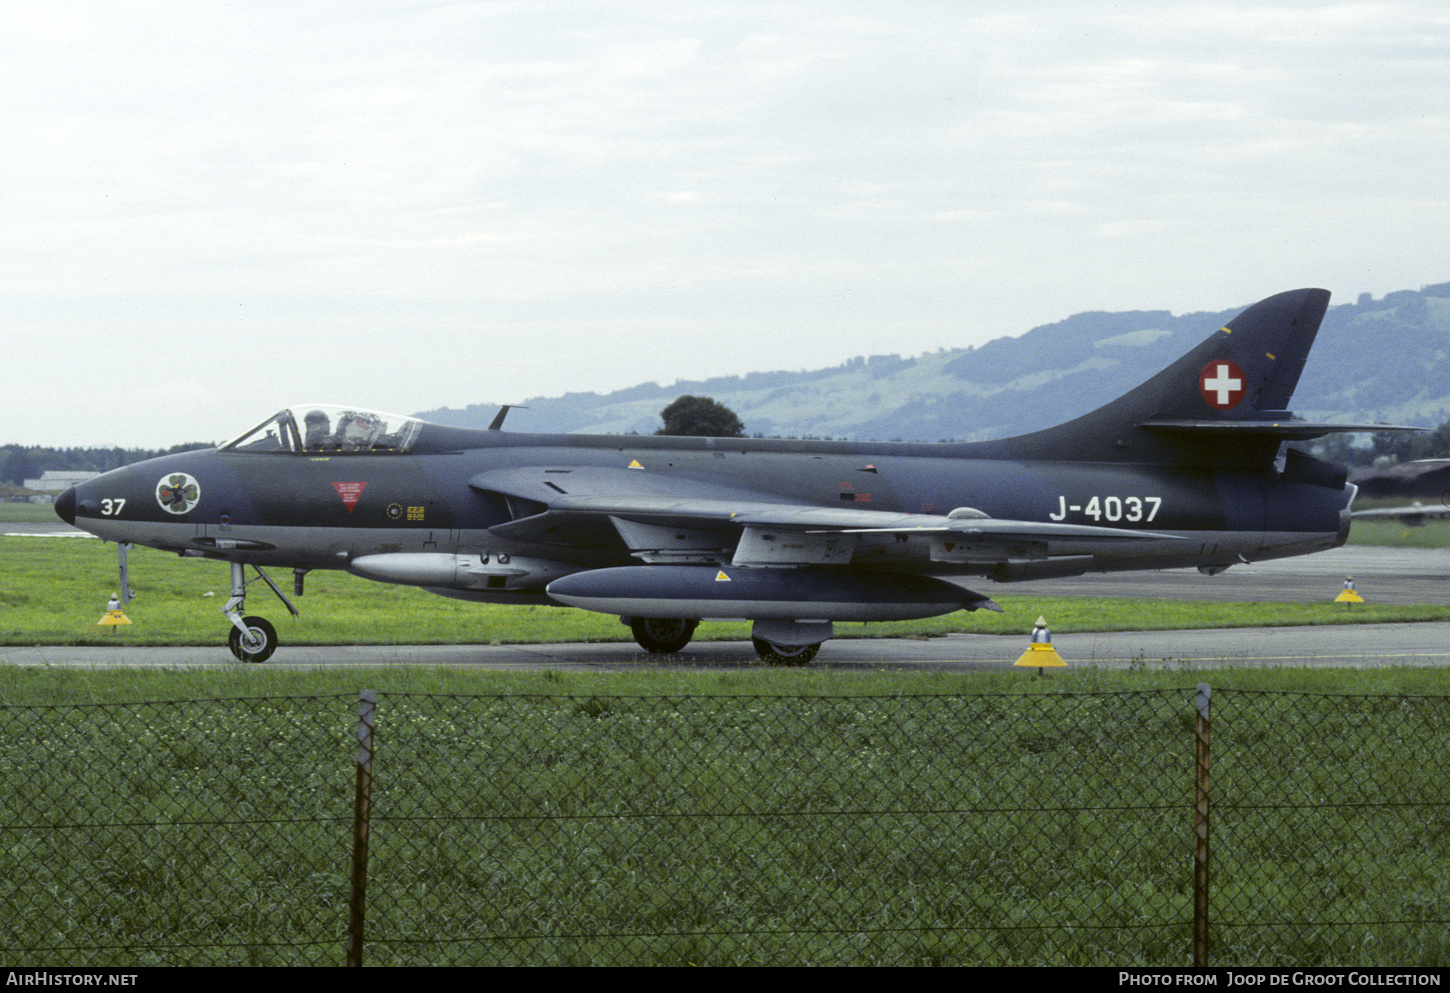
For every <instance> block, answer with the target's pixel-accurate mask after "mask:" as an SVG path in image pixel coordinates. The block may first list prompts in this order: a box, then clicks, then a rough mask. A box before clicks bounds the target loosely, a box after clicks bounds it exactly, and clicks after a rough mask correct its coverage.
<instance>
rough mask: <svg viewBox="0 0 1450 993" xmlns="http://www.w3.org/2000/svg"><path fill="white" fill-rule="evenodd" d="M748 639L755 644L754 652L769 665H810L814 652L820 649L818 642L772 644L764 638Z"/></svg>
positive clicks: (814, 655)
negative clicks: (807, 643) (812, 643)
mask: <svg viewBox="0 0 1450 993" xmlns="http://www.w3.org/2000/svg"><path fill="white" fill-rule="evenodd" d="M750 641H751V644H753V645H754V646H755V654H757V655H759V656H760V657H761V658H762V659H763V660H765V661H766V662H768V663H770V664H771V665H810V662H811V659H813V658H815V657H816V652H819V651H820V650H821V643H820V642H816V643H815V644H814V645H772V644H771V643H770V642H768V641H766V640H765V639H764V638H751V639H750Z"/></svg>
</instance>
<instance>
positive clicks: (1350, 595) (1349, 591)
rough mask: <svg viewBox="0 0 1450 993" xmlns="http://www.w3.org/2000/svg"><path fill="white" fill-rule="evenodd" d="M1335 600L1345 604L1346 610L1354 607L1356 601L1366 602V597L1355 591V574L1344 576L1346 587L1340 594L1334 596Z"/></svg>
mask: <svg viewBox="0 0 1450 993" xmlns="http://www.w3.org/2000/svg"><path fill="white" fill-rule="evenodd" d="M1334 602H1335V603H1342V604H1344V609H1345V610H1351V609H1353V607H1354V605H1355V604H1356V603H1364V597H1362V596H1360V595H1359V594H1358V593H1356V592H1354V577H1353V576H1345V577H1344V589H1343V590H1342V591H1341V592H1340V594H1339V596H1337V597H1335V598H1334Z"/></svg>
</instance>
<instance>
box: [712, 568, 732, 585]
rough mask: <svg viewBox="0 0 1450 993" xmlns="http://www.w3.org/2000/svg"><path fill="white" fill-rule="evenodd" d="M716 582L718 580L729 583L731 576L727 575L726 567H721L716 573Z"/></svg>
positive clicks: (718, 581)
mask: <svg viewBox="0 0 1450 993" xmlns="http://www.w3.org/2000/svg"><path fill="white" fill-rule="evenodd" d="M715 582H717V583H728V582H730V577H729V576H727V575H725V570H724V569H721V570H720V571H719V572H717V573H715Z"/></svg>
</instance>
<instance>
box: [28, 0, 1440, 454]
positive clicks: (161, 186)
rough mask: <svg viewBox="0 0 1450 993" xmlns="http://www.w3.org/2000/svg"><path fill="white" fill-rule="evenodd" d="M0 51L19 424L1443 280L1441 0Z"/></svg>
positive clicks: (112, 428)
mask: <svg viewBox="0 0 1450 993" xmlns="http://www.w3.org/2000/svg"><path fill="white" fill-rule="evenodd" d="M0 84H3V85H0V114H3V117H0V119H3V121H4V125H5V126H4V141H3V146H0V322H3V323H0V328H3V349H4V354H3V357H0V443H4V442H20V443H22V444H45V445H98V444H118V445H123V446H128V447H131V446H140V447H159V446H165V445H170V444H174V443H177V442H182V441H190V440H216V441H220V440H223V439H224V438H226V437H229V436H231V435H234V434H237V433H239V432H240V431H242V430H243V429H245V428H246V427H249V426H251V425H252V424H255V423H256V422H258V421H260V420H261V419H262V418H263V417H265V416H266V415H268V414H269V413H271V412H272V411H274V410H276V409H278V408H281V407H284V406H288V405H290V404H293V403H300V402H306V401H314V402H318V401H322V402H339V403H348V404H355V405H359V406H365V407H372V408H376V409H381V410H388V411H397V412H402V413H409V412H413V411H418V410H424V409H428V408H433V407H437V406H442V405H449V406H463V405H466V404H469V403H483V402H490V403H491V402H506V401H518V400H522V399H524V398H526V397H529V396H539V395H545V396H548V395H558V394H561V393H564V392H567V391H575V390H597V391H601V392H603V391H609V390H613V389H618V388H622V387H626V386H632V385H635V384H637V383H641V382H645V381H650V380H653V381H656V382H659V383H661V384H668V383H671V382H674V381H675V380H676V379H699V378H705V377H710V376H716V375H733V374H738V373H745V372H750V371H757V370H770V369H811V368H820V367H822V366H828V365H835V364H838V363H840V362H841V361H843V360H845V359H847V358H850V357H851V356H854V355H858V354H868V355H869V354H880V353H890V352H896V353H900V354H902V355H915V354H920V353H922V352H927V351H935V350H936V349H938V348H942V347H946V348H954V347H962V346H966V345H970V344H981V343H983V342H985V341H988V340H990V339H992V338H997V337H1001V336H1003V335H1018V334H1021V333H1023V332H1025V331H1027V330H1028V329H1030V328H1032V327H1034V326H1036V325H1038V324H1043V323H1047V322H1050V321H1055V320H1059V319H1061V318H1063V317H1066V316H1068V315H1070V314H1073V313H1078V312H1081V311H1087V310H1129V309H1167V310H1172V311H1174V312H1176V313H1181V312H1184V311H1192V310H1218V309H1223V308H1228V307H1232V306H1236V305H1238V304H1247V303H1251V302H1253V301H1255V300H1257V299H1259V298H1261V297H1264V296H1268V295H1270V294H1272V293H1275V292H1278V291H1280V290H1284V289H1291V288H1294V287H1298V286H1307V285H1313V286H1324V287H1327V288H1328V289H1330V290H1332V291H1333V292H1334V294H1335V299H1336V301H1337V302H1344V301H1348V300H1353V299H1354V298H1355V297H1356V296H1357V295H1358V294H1360V293H1363V292H1370V293H1373V294H1375V295H1376V296H1380V295H1383V294H1384V293H1386V292H1388V291H1392V290H1397V289H1417V288H1419V287H1420V286H1422V285H1425V284H1428V283H1438V282H1445V281H1450V5H1447V4H1446V3H1445V2H1444V0H1386V2H1362V3H1361V2H1341V3H1332V2H1316V0H1277V2H1276V0H1255V2H1242V3H1205V4H1197V3H1176V2H1165V0H1122V2H1119V3H1092V4H1089V3H1082V2H1056V0H1030V2H1029V0H1021V2H1015V3H1008V2H990V0H988V2H983V0H973V2H971V3H966V2H962V0H939V2H927V0H921V2H913V0H896V2H894V3H891V4H884V3H850V2H841V0H835V2H777V3H756V2H750V0H731V2H729V3H720V4H684V3H680V2H678V0H635V2H620V3H610V2H595V3H582V2H577V0H567V2H566V0H559V2H464V0H460V2H452V3H445V2H425V0H411V2H409V0H396V2H381V0H346V2H343V0H338V2H330V3H309V2H298V0H285V2H283V0H277V2H270V0H247V2H244V3H227V4H221V3H208V2H198V0H187V2H184V3H183V2H167V0H158V2H126V0H94V2H66V0H44V2H28V0H6V2H5V3H4V4H3V5H0ZM1210 330H1212V329H1205V333H1207V332H1208V331H1210ZM514 417H515V418H516V419H517V423H516V424H511V425H510V426H511V427H514V428H515V429H518V430H527V423H526V417H527V415H526V414H515V415H514Z"/></svg>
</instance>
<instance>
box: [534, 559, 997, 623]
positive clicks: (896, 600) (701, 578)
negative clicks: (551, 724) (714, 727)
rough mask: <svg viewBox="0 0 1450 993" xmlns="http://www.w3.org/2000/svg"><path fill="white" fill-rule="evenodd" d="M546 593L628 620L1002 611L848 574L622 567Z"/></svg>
mask: <svg viewBox="0 0 1450 993" xmlns="http://www.w3.org/2000/svg"><path fill="white" fill-rule="evenodd" d="M545 592H546V593H548V595H549V598H550V599H552V600H556V601H558V602H559V603H562V604H565V605H566V606H570V607H581V608H583V609H585V610H596V611H599V612H600V613H605V614H619V615H620V616H622V617H686V618H711V619H719V620H727V619H750V620H756V619H776V620H795V621H801V620H811V621H905V620H915V619H917V618H922V617H936V616H937V615H939V614H949V613H951V612H952V611H954V610H980V609H984V608H985V609H987V610H995V611H999V612H1000V611H1001V609H1002V608H1001V607H999V606H997V605H996V604H995V603H993V602H992V601H991V600H989V599H988V598H987V597H984V596H982V595H981V594H980V593H974V592H972V591H971V590H968V589H963V588H962V587H960V586H956V585H954V584H952V583H948V582H946V581H945V580H941V579H935V578H933V577H930V576H912V575H904V574H897V573H885V572H875V573H872V572H860V571H846V570H843V569H747V568H736V567H731V566H723V567H717V566H689V565H673V566H672V565H658V566H654V565H650V566H624V567H621V568H615V569H593V570H590V571H588V572H576V573H574V574H573V575H572V576H565V577H564V578H562V579H556V580H554V581H553V582H551V583H550V584H549V586H548V588H547V589H546V591H545Z"/></svg>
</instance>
